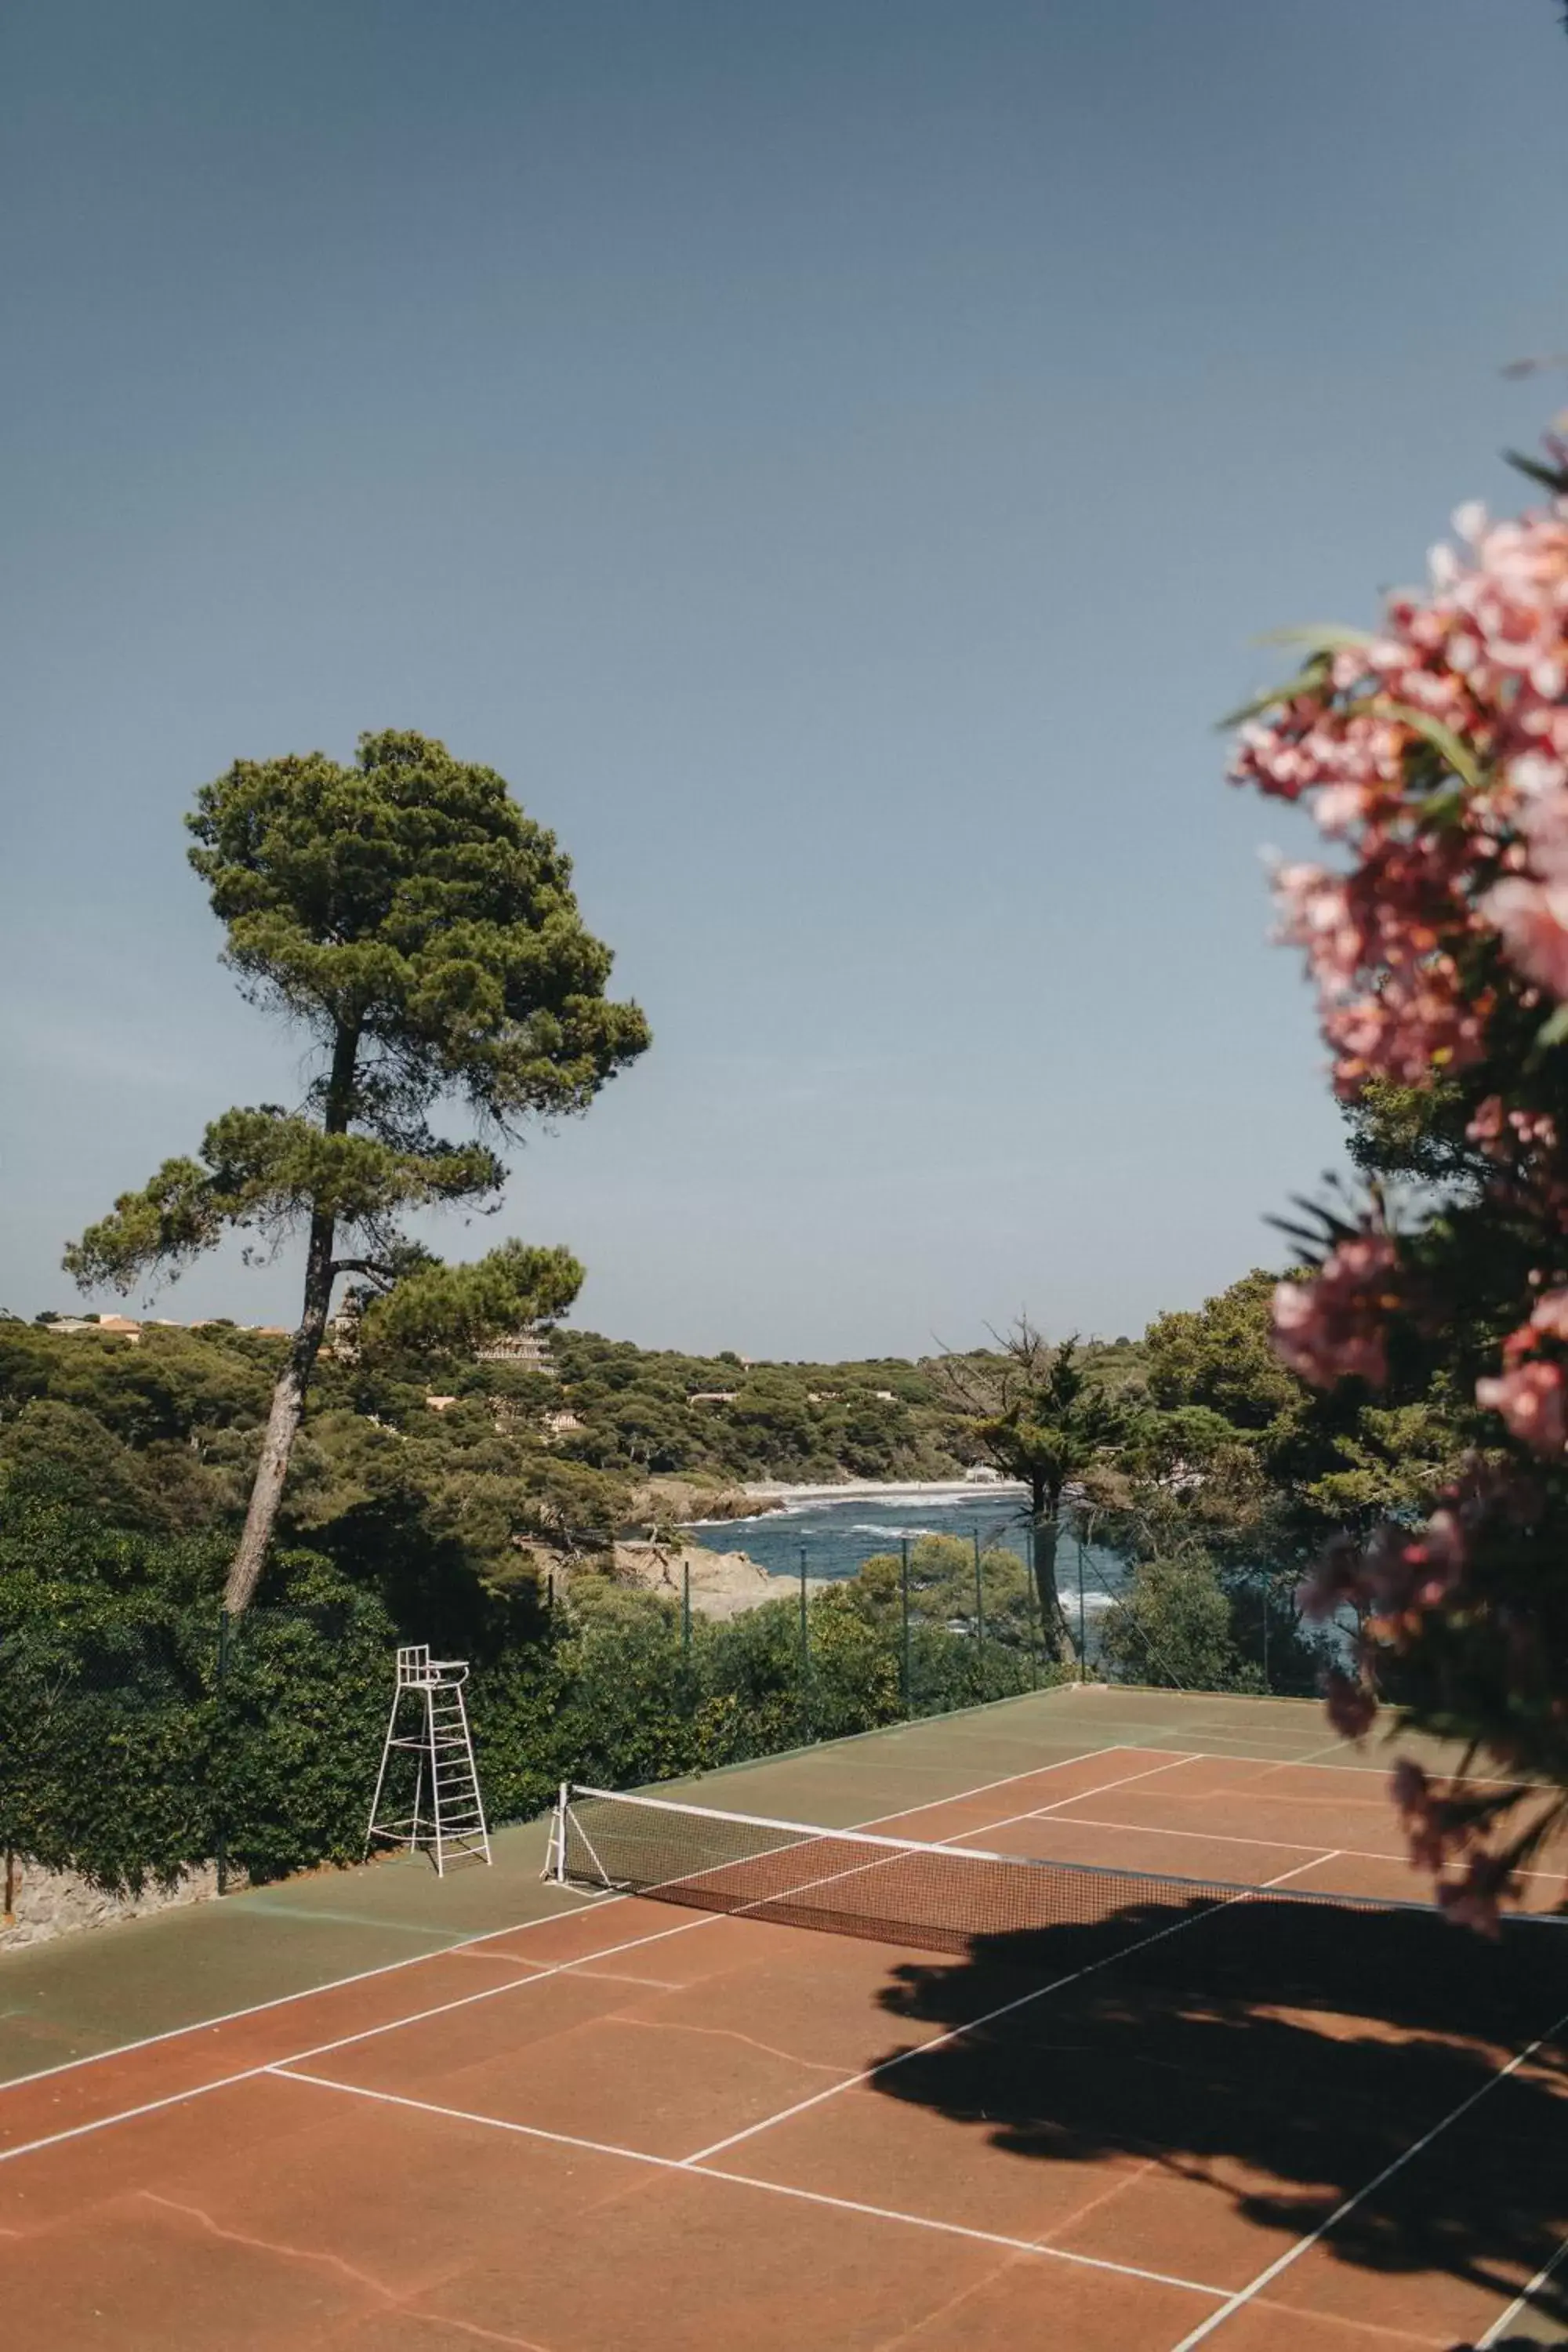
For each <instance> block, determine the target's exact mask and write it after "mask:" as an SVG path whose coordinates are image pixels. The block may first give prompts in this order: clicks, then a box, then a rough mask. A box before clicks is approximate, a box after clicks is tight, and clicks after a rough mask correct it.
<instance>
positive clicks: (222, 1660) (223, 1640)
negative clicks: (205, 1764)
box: [213, 1609, 229, 1895]
mask: <svg viewBox="0 0 1568 2352" xmlns="http://www.w3.org/2000/svg"><path fill="white" fill-rule="evenodd" d="M228 1634H229V1616H228V1611H227V1610H226V1609H220V1610H219V1611H218V1614H217V1681H216V1698H217V1706H216V1717H217V1724H218V1728H219V1732H220V1734H221V1733H222V1731H223V1729H224V1728H225V1727H226V1718H227V1708H226V1697H225V1694H226V1686H227V1683H228ZM223 1760H224V1763H225V1765H226V1764H227V1761H228V1759H227V1757H226V1756H225V1758H224V1759H223ZM225 1777H226V1775H225V1773H224V1772H223V1771H220V1772H219V1774H218V1776H217V1779H218V1800H217V1816H216V1820H215V1822H214V1823H213V1860H214V1862H215V1863H216V1865H217V1891H218V1893H219V1894H220V1895H226V1893H227V1892H228V1819H227V1812H226V1804H227V1799H226V1791H225V1786H224V1783H225Z"/></svg>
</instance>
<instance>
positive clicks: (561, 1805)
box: [555, 1780, 572, 1886]
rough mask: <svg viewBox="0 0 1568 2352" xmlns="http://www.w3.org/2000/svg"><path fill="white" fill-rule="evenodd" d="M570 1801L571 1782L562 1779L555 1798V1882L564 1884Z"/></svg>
mask: <svg viewBox="0 0 1568 2352" xmlns="http://www.w3.org/2000/svg"><path fill="white" fill-rule="evenodd" d="M571 1801H572V1783H571V1781H570V1780H563V1781H562V1783H561V1786H560V1789H559V1790H558V1791H557V1792H556V1798H555V1884H556V1885H557V1886H564V1885H565V1884H566V1808H567V1806H568V1805H569V1804H570V1803H571Z"/></svg>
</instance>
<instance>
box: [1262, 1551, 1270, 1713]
mask: <svg viewBox="0 0 1568 2352" xmlns="http://www.w3.org/2000/svg"><path fill="white" fill-rule="evenodd" d="M1270 1597H1271V1596H1270V1593H1269V1590H1268V1571H1267V1570H1265V1572H1264V1578H1263V1687H1264V1689H1265V1691H1267V1690H1268V1602H1269V1600H1270Z"/></svg>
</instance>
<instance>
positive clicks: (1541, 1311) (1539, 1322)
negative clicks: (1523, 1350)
mask: <svg viewBox="0 0 1568 2352" xmlns="http://www.w3.org/2000/svg"><path fill="white" fill-rule="evenodd" d="M1526 1328H1527V1329H1529V1330H1531V1331H1532V1332H1535V1333H1537V1334H1538V1335H1539V1336H1540V1337H1541V1338H1542V1339H1568V1290H1543V1291H1542V1294H1541V1297H1539V1298H1538V1299H1537V1300H1536V1302H1535V1304H1534V1306H1533V1307H1531V1310H1530V1321H1529V1324H1528V1325H1527V1327H1526ZM1519 1336H1520V1335H1519V1333H1518V1332H1517V1331H1516V1332H1514V1333H1513V1335H1512V1339H1518V1338H1519ZM1512 1339H1510V1340H1509V1341H1507V1342H1506V1343H1505V1345H1504V1349H1503V1353H1504V1354H1505V1355H1506V1354H1507V1353H1508V1349H1509V1347H1510V1346H1511V1345H1512Z"/></svg>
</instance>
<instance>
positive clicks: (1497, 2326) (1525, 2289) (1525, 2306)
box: [1476, 2238, 1568, 2352]
mask: <svg viewBox="0 0 1568 2352" xmlns="http://www.w3.org/2000/svg"><path fill="white" fill-rule="evenodd" d="M1565 2258H1568V2238H1564V2239H1563V2243H1562V2244H1561V2245H1560V2246H1559V2247H1558V2249H1557V2252H1555V2253H1554V2254H1553V2255H1552V2259H1551V2261H1550V2262H1545V2263H1542V2265H1541V2268H1540V2269H1539V2270H1538V2271H1537V2272H1536V2273H1535V2276H1534V2277H1533V2278H1532V2279H1531V2280H1529V2281H1528V2282H1527V2284H1525V2285H1524V2286H1522V2287H1521V2289H1520V2291H1519V2293H1518V2294H1516V2295H1515V2296H1514V2299H1513V2301H1512V2302H1511V2303H1510V2305H1509V2307H1508V2309H1507V2310H1506V2311H1505V2312H1504V2313H1503V2314H1502V2315H1501V2316H1500V2318H1498V2319H1494V2320H1493V2322H1492V2324H1491V2326H1489V2328H1488V2330H1487V2332H1486V2334H1485V2335H1484V2336H1478V2338H1477V2339H1476V2352H1490V2347H1491V2346H1492V2345H1494V2344H1500V2343H1501V2342H1502V2338H1503V2331H1504V2329H1505V2328H1509V2327H1511V2326H1513V2323H1514V2321H1515V2320H1516V2319H1521V2318H1522V2317H1523V2315H1524V2314H1525V2313H1526V2312H1527V2311H1528V2310H1529V2309H1530V2307H1531V2304H1532V2303H1533V2302H1534V2301H1535V2298H1536V2296H1537V2295H1538V2294H1540V2293H1541V2290H1542V2287H1543V2286H1544V2285H1545V2284H1546V2282H1547V2280H1548V2279H1549V2278H1550V2277H1551V2276H1552V2272H1553V2271H1554V2270H1555V2269H1556V2268H1557V2265H1558V2263H1560V2262H1562V2261H1563V2260H1564V2259H1565Z"/></svg>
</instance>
